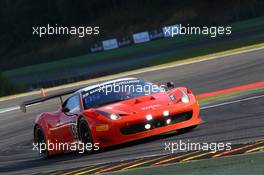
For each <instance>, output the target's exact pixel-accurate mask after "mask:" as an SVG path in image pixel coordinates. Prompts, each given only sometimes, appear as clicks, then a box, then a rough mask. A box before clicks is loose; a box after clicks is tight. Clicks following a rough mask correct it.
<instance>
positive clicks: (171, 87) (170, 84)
mask: <svg viewBox="0 0 264 175" xmlns="http://www.w3.org/2000/svg"><path fill="white" fill-rule="evenodd" d="M167 87H168V89H173V88H174V87H175V85H174V83H173V82H172V81H170V82H168V83H167Z"/></svg>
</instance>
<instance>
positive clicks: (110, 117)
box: [96, 110, 120, 120]
mask: <svg viewBox="0 0 264 175" xmlns="http://www.w3.org/2000/svg"><path fill="white" fill-rule="evenodd" d="M96 112H97V113H99V114H101V115H103V116H105V117H107V118H109V119H111V120H118V119H120V116H119V115H118V114H110V113H108V112H105V111H101V110H96Z"/></svg>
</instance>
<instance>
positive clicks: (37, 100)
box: [20, 88, 80, 112]
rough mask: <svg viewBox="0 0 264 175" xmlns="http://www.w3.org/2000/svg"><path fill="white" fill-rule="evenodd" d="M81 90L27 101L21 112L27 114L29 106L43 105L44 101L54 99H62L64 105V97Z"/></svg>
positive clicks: (23, 104)
mask: <svg viewBox="0 0 264 175" xmlns="http://www.w3.org/2000/svg"><path fill="white" fill-rule="evenodd" d="M79 89H80V88H78V89H72V90H69V91H64V92H61V93H56V94H53V95H49V96H46V97H40V98H36V99H33V100H29V101H25V102H23V103H22V104H20V110H21V111H22V112H27V107H28V106H31V105H33V104H38V103H41V102H44V101H47V100H50V99H54V98H60V101H61V103H63V100H62V96H65V95H69V94H72V93H74V92H76V91H77V90H79Z"/></svg>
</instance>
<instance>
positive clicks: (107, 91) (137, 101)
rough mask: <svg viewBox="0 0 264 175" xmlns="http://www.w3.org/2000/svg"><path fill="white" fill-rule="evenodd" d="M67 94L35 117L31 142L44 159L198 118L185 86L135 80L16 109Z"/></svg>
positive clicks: (176, 127)
mask: <svg viewBox="0 0 264 175" xmlns="http://www.w3.org/2000/svg"><path fill="white" fill-rule="evenodd" d="M68 94H71V95H70V96H69V97H68V98H67V99H66V100H65V101H64V102H63V103H62V105H61V107H60V108H59V109H58V110H57V111H55V112H44V113H42V114H40V115H39V116H38V117H37V118H36V121H35V126H34V143H33V144H34V147H35V148H36V149H40V150H41V151H40V153H41V155H42V156H44V157H47V156H50V155H53V154H56V153H61V152H65V151H72V150H74V149H83V148H85V151H86V152H89V151H94V150H98V149H99V148H102V147H108V146H112V145H117V144H121V143H125V142H129V141H133V140H137V139H142V138H145V137H150V136H153V135H158V134H161V133H166V132H170V131H175V130H178V131H182V130H189V129H192V128H194V127H196V126H197V125H198V124H200V123H201V122H202V120H201V118H200V117H199V110H200V109H199V104H198V102H197V100H196V98H195V96H194V95H193V93H192V92H191V91H190V90H189V89H187V88H185V87H177V88H174V85H173V83H171V82H169V83H167V85H166V87H165V86H162V85H161V86H158V85H156V84H153V83H151V82H148V81H145V80H143V79H137V78H123V79H117V80H113V81H108V82H105V83H102V84H97V85H92V86H88V87H86V88H82V89H79V90H72V91H68V92H64V93H59V94H56V95H52V96H47V97H42V98H39V99H35V100H31V101H28V102H24V103H23V104H22V105H21V110H22V111H24V112H25V111H26V107H27V106H29V105H32V104H34V103H40V102H43V101H46V100H49V99H52V98H58V97H60V98H61V97H62V96H64V95H68ZM61 101H62V98H61ZM80 144H81V146H80V147H79V145H80ZM76 145H77V146H76ZM62 147H63V148H62ZM73 148H74V149H73Z"/></svg>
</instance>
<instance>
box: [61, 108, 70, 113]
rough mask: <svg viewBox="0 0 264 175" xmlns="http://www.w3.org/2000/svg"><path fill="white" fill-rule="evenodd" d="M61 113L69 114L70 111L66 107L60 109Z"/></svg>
mask: <svg viewBox="0 0 264 175" xmlns="http://www.w3.org/2000/svg"><path fill="white" fill-rule="evenodd" d="M61 112H63V113H67V112H70V109H69V108H67V107H62V109H61Z"/></svg>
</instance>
